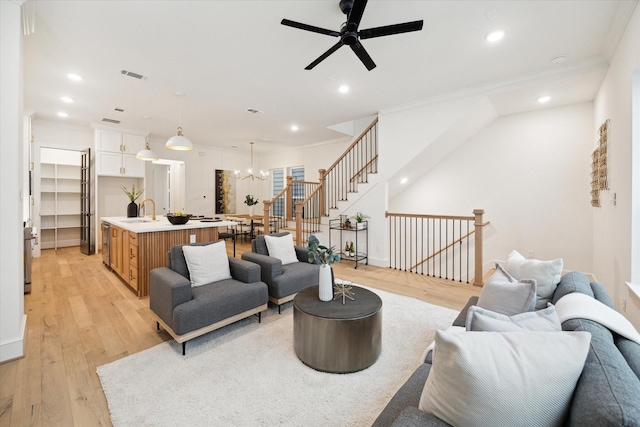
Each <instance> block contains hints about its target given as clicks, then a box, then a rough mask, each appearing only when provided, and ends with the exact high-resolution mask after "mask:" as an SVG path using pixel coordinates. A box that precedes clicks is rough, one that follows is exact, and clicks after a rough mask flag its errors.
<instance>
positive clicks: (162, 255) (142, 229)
mask: <svg viewBox="0 0 640 427" xmlns="http://www.w3.org/2000/svg"><path fill="white" fill-rule="evenodd" d="M101 221H102V222H103V223H108V224H109V225H110V227H109V259H110V265H109V267H110V268H111V270H112V271H113V272H114V273H115V274H117V275H118V276H119V277H120V279H122V280H123V281H124V283H126V284H127V285H128V286H129V287H130V288H131V289H132V290H133V291H134V292H135V293H136V294H137V295H138V297H146V296H148V295H149V272H150V271H151V270H152V269H154V268H156V267H165V266H166V265H167V252H168V251H169V250H170V249H171V248H172V247H173V246H175V245H182V244H187V243H194V242H214V241H217V240H218V228H219V227H228V226H234V225H235V224H236V223H235V222H233V221H215V222H212V221H207V220H196V219H194V220H190V221H189V222H187V223H186V224H182V225H173V224H171V223H170V222H169V220H168V219H167V218H166V217H158V218H157V219H156V220H152V219H151V218H150V217H144V218H127V217H103V218H101ZM103 250H104V248H103Z"/></svg>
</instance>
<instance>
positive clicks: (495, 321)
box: [465, 304, 562, 332]
mask: <svg viewBox="0 0 640 427" xmlns="http://www.w3.org/2000/svg"><path fill="white" fill-rule="evenodd" d="M465 325H466V327H467V331H487V332H515V331H521V330H526V331H547V332H560V331H561V330H562V325H561V324H560V318H559V317H558V313H556V308H555V307H554V306H553V305H551V304H549V307H547V308H545V309H544V310H537V311H528V312H526V313H521V314H516V315H514V316H511V317H509V316H505V315H504V314H500V313H496V312H494V311H490V310H485V309H484V308H481V307H478V306H475V305H472V306H471V307H469V311H467V321H466V322H465Z"/></svg>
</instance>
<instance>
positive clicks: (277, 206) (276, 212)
mask: <svg viewBox="0 0 640 427" xmlns="http://www.w3.org/2000/svg"><path fill="white" fill-rule="evenodd" d="M286 192H287V188H286V187H285V188H283V189H282V191H281V192H280V193H278V195H276V196H275V197H274V198H273V199H271V200H265V201H264V202H263V203H264V208H263V213H262V216H263V218H262V221H263V224H265V230H269V233H272V232H275V233H277V232H278V231H280V230H281V229H283V228H285V227H286V226H287V217H286V206H285V201H286V198H285V194H286ZM267 224H269V226H267Z"/></svg>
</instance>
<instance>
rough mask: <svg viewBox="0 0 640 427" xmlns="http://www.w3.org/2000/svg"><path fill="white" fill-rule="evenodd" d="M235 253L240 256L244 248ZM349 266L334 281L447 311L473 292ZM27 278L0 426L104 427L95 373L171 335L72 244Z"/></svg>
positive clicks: (6, 369) (45, 256)
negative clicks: (21, 346)
mask: <svg viewBox="0 0 640 427" xmlns="http://www.w3.org/2000/svg"><path fill="white" fill-rule="evenodd" d="M228 246H231V245H228ZM237 249H238V250H237V256H238V257H240V254H241V253H242V252H244V251H246V250H250V246H249V245H247V244H244V245H239V247H238V248H237ZM230 250H231V249H230ZM353 265H354V264H353V263H352V262H348V261H343V262H341V263H339V264H334V266H333V267H334V272H335V276H336V277H339V278H344V279H348V280H351V281H353V282H355V283H360V284H365V285H369V286H372V287H375V288H378V289H382V290H386V291H390V292H395V293H398V294H402V295H407V296H412V297H415V298H418V299H421V300H424V301H427V302H430V303H433V304H438V305H442V306H446V307H450V308H454V309H460V308H462V306H463V305H464V303H465V302H466V301H467V299H468V298H469V296H471V295H478V293H479V288H474V287H473V286H471V285H468V284H461V283H456V282H452V281H445V280H438V279H433V278H430V277H426V276H420V275H416V274H412V273H406V272H402V271H396V270H391V269H388V268H379V267H373V266H366V265H359V267H358V269H354V268H353ZM32 280H33V283H32V291H31V293H30V294H28V295H25V313H26V314H27V337H26V346H25V357H24V358H21V359H18V360H14V361H10V362H6V363H3V364H1V365H0V427H9V426H82V427H86V426H110V425H111V421H110V418H109V410H108V408H107V402H106V399H105V397H104V394H103V392H102V387H101V385H100V380H99V379H98V376H97V374H96V368H97V367H98V366H100V365H104V364H106V363H109V362H112V361H114V360H117V359H120V358H123V357H125V356H128V355H130V354H133V353H136V352H139V351H142V350H145V349H147V348H150V347H153V346H155V345H157V344H159V343H161V342H163V341H167V340H169V339H171V337H170V336H169V335H168V334H167V333H166V332H164V331H160V332H158V331H156V326H155V321H154V320H153V319H152V317H151V314H150V310H149V300H148V298H143V299H138V298H137V297H136V296H135V295H134V294H133V292H132V291H131V290H130V289H129V288H128V287H127V286H126V285H124V284H123V283H122V282H121V281H120V280H119V279H118V278H117V277H116V276H115V275H114V274H113V273H111V272H109V271H108V270H107V269H106V268H105V266H104V265H103V264H102V257H101V256H100V255H92V256H86V255H82V254H81V253H80V252H79V249H78V248H77V247H74V248H64V249H58V250H52V249H51V250H45V251H42V256H40V257H39V258H34V261H33V273H32ZM284 307H285V308H284V309H285V310H287V309H289V310H290V309H291V303H289V304H288V305H285V306H284ZM272 313H273V314H274V315H277V314H276V313H277V311H273V310H271V311H270V312H269V313H268V314H267V315H271V314H272Z"/></svg>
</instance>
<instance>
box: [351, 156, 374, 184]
mask: <svg viewBox="0 0 640 427" xmlns="http://www.w3.org/2000/svg"><path fill="white" fill-rule="evenodd" d="M376 160H378V155H377V154H376V155H375V156H374V157H373V158H372V159H371V160H369V162H368V163H367V164H366V165H364V166H363V167H361V168H360V170H359V171H358V172H356V174H355V175H353V176H352V177H351V179H350V180H349V182H353V180H354V179H356V178H357V177H358V175H360V174H361V173H362V172H364V170H365V169H367V168H368V167H369V166H370V165H371V164H372V163H373V162H375V161H376Z"/></svg>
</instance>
